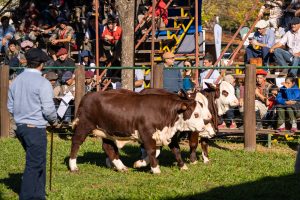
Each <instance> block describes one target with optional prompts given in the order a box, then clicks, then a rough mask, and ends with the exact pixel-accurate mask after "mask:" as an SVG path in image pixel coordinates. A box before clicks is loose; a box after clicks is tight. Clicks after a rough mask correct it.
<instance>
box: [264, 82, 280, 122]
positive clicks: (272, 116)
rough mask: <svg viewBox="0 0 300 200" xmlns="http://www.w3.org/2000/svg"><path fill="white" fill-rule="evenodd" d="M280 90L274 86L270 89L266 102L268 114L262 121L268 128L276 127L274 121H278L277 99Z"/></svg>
mask: <svg viewBox="0 0 300 200" xmlns="http://www.w3.org/2000/svg"><path fill="white" fill-rule="evenodd" d="M278 90H279V88H278V87H277V85H272V86H271V87H270V89H269V92H270V93H269V96H268V99H267V102H266V105H267V106H268V111H267V114H266V115H265V116H264V118H263V119H262V121H263V126H264V127H265V126H266V127H268V126H271V127H274V121H275V120H276V106H275V105H276V97H277V95H278Z"/></svg>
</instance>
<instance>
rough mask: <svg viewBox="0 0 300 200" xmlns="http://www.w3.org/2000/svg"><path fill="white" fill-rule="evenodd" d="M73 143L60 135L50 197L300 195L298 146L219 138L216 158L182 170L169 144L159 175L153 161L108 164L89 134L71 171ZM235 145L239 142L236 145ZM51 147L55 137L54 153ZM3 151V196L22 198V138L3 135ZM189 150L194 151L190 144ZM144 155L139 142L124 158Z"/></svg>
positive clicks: (0, 168) (214, 149)
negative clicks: (251, 148)
mask: <svg viewBox="0 0 300 200" xmlns="http://www.w3.org/2000/svg"><path fill="white" fill-rule="evenodd" d="M70 144H71V141H69V140H67V141H66V140H61V139H59V138H58V137H55V138H54V153H53V160H54V163H53V170H54V171H53V185H52V191H51V192H50V191H49V184H48V183H49V182H48V181H47V194H48V197H47V199H64V200H65V199H201V200H203V199H204V200H205V199H207V200H209V199H211V200H215V199H223V200H233V199H249V200H250V199H258V200H260V199H261V200H266V199H270V200H271V199H272V200H274V199H300V194H299V192H298V191H299V186H300V182H299V177H297V176H295V175H292V173H293V165H294V159H295V156H294V154H295V152H293V151H292V150H290V149H289V147H288V146H283V147H280V149H279V151H275V150H274V149H272V150H264V151H258V152H256V153H249V152H245V151H243V150H242V149H243V145H242V144H234V143H224V142H215V143H214V144H215V145H213V146H214V147H211V148H210V157H211V164H209V165H205V164H203V163H202V162H199V163H198V164H197V165H190V164H188V167H189V170H188V171H180V170H179V169H178V168H177V166H175V165H174V163H173V162H174V156H173V155H172V154H171V152H170V151H169V150H168V149H164V150H163V152H162V153H161V156H160V157H159V161H160V166H161V171H162V173H161V174H160V175H153V174H150V173H149V167H147V168H145V169H143V170H135V169H132V168H130V170H129V172H128V173H119V172H115V171H113V170H111V169H107V168H106V167H105V155H104V153H103V151H102V150H100V149H101V144H100V142H99V140H98V139H96V138H88V139H87V141H86V142H85V143H84V144H83V145H82V146H81V149H80V152H79V155H78V167H79V168H80V171H79V172H78V173H70V172H69V171H68V169H67V163H68V155H69V151H70ZM233 145H235V146H236V147H235V148H231V147H232V146H233ZM49 147H50V143H48V155H49V153H50V151H49V149H50V148H49ZM220 147H222V148H220ZM229 147H230V148H229ZM260 148H262V147H260ZM233 149H236V150H233ZM0 152H1V159H0V199H17V191H18V189H19V184H20V179H21V174H22V172H23V168H24V159H25V158H24V151H23V149H22V147H21V145H20V144H19V142H18V140H17V139H5V140H0ZM198 154H199V155H200V152H198ZM183 155H184V157H185V158H186V157H187V156H188V150H187V149H185V148H184V149H183ZM138 158H139V148H138V146H136V145H132V146H130V145H128V146H125V147H124V149H123V150H122V151H121V159H122V160H123V162H124V164H125V165H127V166H129V167H132V165H133V162H134V161H135V160H137V159H138ZM48 170H49V157H48ZM48 177H49V174H48V176H47V178H48Z"/></svg>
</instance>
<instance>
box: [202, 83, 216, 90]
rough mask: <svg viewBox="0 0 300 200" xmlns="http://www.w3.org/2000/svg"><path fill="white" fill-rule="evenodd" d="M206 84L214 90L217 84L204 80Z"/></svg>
mask: <svg viewBox="0 0 300 200" xmlns="http://www.w3.org/2000/svg"><path fill="white" fill-rule="evenodd" d="M204 83H205V84H206V86H207V87H208V88H209V89H212V90H215V89H216V85H214V84H213V83H207V82H204Z"/></svg>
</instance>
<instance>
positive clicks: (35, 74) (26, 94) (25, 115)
mask: <svg viewBox="0 0 300 200" xmlns="http://www.w3.org/2000/svg"><path fill="white" fill-rule="evenodd" d="M7 107H8V111H9V112H10V113H11V114H12V115H13V117H14V119H15V122H16V123H17V124H30V125H35V126H36V127H40V128H42V127H46V125H47V121H49V122H53V121H55V120H56V119H57V114H56V109H55V106H54V102H53V89H52V86H51V84H50V82H49V81H48V80H47V79H45V78H44V77H42V73H41V72H40V71H39V70H37V69H25V71H24V72H23V73H21V74H20V75H19V76H17V78H16V79H15V80H14V81H13V82H12V84H11V86H10V88H9V92H8V102H7Z"/></svg>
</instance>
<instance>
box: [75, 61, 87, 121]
mask: <svg viewBox="0 0 300 200" xmlns="http://www.w3.org/2000/svg"><path fill="white" fill-rule="evenodd" d="M84 82H85V70H84V66H82V65H79V66H76V69H75V116H76V113H77V109H78V106H79V103H80V101H81V98H82V97H83V96H84V94H85V84H84Z"/></svg>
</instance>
